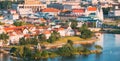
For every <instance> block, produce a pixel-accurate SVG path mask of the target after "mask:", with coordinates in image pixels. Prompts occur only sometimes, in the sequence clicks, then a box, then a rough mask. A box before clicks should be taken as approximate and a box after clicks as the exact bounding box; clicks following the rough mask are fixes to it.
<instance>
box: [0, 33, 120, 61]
mask: <svg viewBox="0 0 120 61" xmlns="http://www.w3.org/2000/svg"><path fill="white" fill-rule="evenodd" d="M95 44H99V45H101V46H102V47H103V53H102V54H99V55H96V54H91V55H88V56H83V55H76V56H71V57H56V58H48V59H42V60H39V61H120V34H102V35H101V36H100V41H98V42H96V43H95ZM0 61H21V60H13V59H11V58H10V56H9V55H6V54H2V53H1V54H0Z"/></svg>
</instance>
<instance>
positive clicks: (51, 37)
mask: <svg viewBox="0 0 120 61" xmlns="http://www.w3.org/2000/svg"><path fill="white" fill-rule="evenodd" d="M59 38H60V34H59V33H58V32H56V31H53V33H52V34H51V36H50V37H49V39H48V42H50V43H53V42H55V41H56V40H58V39H59Z"/></svg>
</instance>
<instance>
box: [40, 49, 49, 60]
mask: <svg viewBox="0 0 120 61" xmlns="http://www.w3.org/2000/svg"><path fill="white" fill-rule="evenodd" d="M41 56H42V58H47V57H49V55H48V51H46V50H43V51H42V53H41Z"/></svg>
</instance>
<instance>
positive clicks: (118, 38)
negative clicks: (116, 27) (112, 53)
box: [115, 34, 120, 46]
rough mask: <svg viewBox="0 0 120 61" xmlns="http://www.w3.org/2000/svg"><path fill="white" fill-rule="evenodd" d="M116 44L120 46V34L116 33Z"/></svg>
mask: <svg viewBox="0 0 120 61" xmlns="http://www.w3.org/2000/svg"><path fill="white" fill-rule="evenodd" d="M115 46H120V34H116V35H115Z"/></svg>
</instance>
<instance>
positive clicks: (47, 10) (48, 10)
mask: <svg viewBox="0 0 120 61" xmlns="http://www.w3.org/2000/svg"><path fill="white" fill-rule="evenodd" d="M42 12H60V10H58V9H55V8H45V9H43V10H42Z"/></svg>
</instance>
